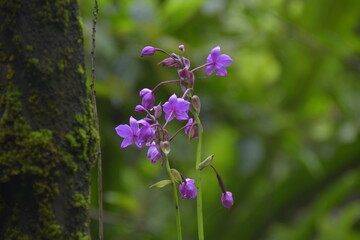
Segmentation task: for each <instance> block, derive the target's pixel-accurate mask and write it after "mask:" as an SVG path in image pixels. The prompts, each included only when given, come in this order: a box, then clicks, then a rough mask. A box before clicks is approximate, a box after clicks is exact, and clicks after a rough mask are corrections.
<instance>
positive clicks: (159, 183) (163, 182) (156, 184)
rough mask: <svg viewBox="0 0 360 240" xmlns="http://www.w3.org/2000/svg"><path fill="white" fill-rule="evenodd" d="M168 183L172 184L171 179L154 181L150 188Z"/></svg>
mask: <svg viewBox="0 0 360 240" xmlns="http://www.w3.org/2000/svg"><path fill="white" fill-rule="evenodd" d="M168 184H171V180H169V179H166V180H161V181H159V182H157V183H154V184H153V185H151V186H150V187H149V188H154V187H157V188H162V187H165V186H166V185H168Z"/></svg>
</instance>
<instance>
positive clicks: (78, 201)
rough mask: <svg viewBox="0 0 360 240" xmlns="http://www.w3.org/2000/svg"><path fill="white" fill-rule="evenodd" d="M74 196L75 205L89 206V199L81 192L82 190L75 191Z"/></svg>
mask: <svg viewBox="0 0 360 240" xmlns="http://www.w3.org/2000/svg"><path fill="white" fill-rule="evenodd" d="M73 198H74V206H75V207H82V208H87V206H88V204H89V201H88V200H87V198H86V197H85V196H84V195H83V194H81V193H80V192H75V194H74V197H73Z"/></svg>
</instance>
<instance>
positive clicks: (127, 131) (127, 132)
mask: <svg viewBox="0 0 360 240" xmlns="http://www.w3.org/2000/svg"><path fill="white" fill-rule="evenodd" d="M115 130H116V133H117V134H118V135H119V136H120V137H122V138H128V137H130V136H132V134H133V133H132V131H131V128H130V127H129V125H126V124H121V125H119V126H117V127H116V128H115Z"/></svg>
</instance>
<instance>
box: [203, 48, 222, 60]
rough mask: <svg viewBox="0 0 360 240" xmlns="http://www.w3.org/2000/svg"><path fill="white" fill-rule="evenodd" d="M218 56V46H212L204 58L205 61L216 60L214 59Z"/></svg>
mask: <svg viewBox="0 0 360 240" xmlns="http://www.w3.org/2000/svg"><path fill="white" fill-rule="evenodd" d="M219 56H220V46H217V47H215V48H213V49H212V50H211V52H210V54H209V56H208V58H207V60H206V62H207V63H210V62H216V59H217V58H218V57H219Z"/></svg>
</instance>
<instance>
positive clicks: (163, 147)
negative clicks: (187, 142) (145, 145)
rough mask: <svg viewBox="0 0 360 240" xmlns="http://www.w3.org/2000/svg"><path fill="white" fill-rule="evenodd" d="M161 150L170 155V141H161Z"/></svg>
mask: <svg viewBox="0 0 360 240" xmlns="http://www.w3.org/2000/svg"><path fill="white" fill-rule="evenodd" d="M160 147H161V151H162V152H163V153H165V155H169V153H170V143H169V142H168V141H163V142H160Z"/></svg>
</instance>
